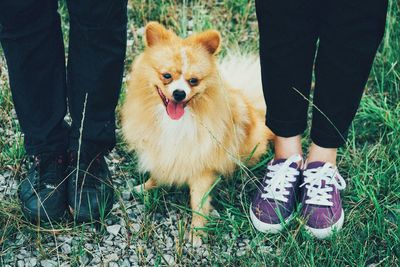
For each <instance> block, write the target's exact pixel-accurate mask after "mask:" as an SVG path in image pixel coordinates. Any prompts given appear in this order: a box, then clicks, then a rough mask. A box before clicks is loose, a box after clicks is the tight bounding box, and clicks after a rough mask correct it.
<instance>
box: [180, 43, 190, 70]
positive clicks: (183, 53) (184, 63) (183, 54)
mask: <svg viewBox="0 0 400 267" xmlns="http://www.w3.org/2000/svg"><path fill="white" fill-rule="evenodd" d="M181 58H182V73H186V72H187V70H188V66H189V64H188V58H187V55H186V51H185V48H182V49H181Z"/></svg>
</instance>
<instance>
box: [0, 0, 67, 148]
mask: <svg viewBox="0 0 400 267" xmlns="http://www.w3.org/2000/svg"><path fill="white" fill-rule="evenodd" d="M0 24H1V29H0V42H1V45H2V48H3V51H4V55H5V57H6V60H7V66H8V72H9V78H10V87H11V91H12V97H13V100H14V107H15V110H16V113H17V116H18V120H19V123H20V126H21V130H22V132H23V133H24V139H25V148H26V151H27V153H28V154H30V155H37V154H40V153H42V152H63V151H65V150H66V148H67V140H68V135H67V134H68V129H67V126H66V124H65V122H64V116H65V114H66V89H65V59H64V45H63V39H62V34H61V26H60V17H59V14H58V13H57V2H56V1H54V0H40V1H36V0H21V1H13V0H5V1H1V2H0Z"/></svg>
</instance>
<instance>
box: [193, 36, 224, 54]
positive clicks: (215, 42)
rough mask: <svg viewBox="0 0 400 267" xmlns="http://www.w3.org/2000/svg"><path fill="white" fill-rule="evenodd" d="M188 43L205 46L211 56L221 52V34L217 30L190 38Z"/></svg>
mask: <svg viewBox="0 0 400 267" xmlns="http://www.w3.org/2000/svg"><path fill="white" fill-rule="evenodd" d="M188 41H189V42H192V43H195V44H199V45H201V46H203V47H204V48H205V49H206V50H207V51H208V52H209V53H210V54H212V55H214V54H217V53H218V52H219V48H220V46H221V34H220V33H219V32H218V31H216V30H208V31H205V32H201V33H198V34H195V35H192V36H190V37H189V38H188Z"/></svg>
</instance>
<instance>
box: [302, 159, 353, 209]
mask: <svg viewBox="0 0 400 267" xmlns="http://www.w3.org/2000/svg"><path fill="white" fill-rule="evenodd" d="M303 177H304V183H302V184H301V185H300V187H303V186H304V185H305V186H306V188H307V197H308V199H307V200H306V204H314V205H321V206H330V207H331V206H333V203H332V201H331V199H332V195H331V194H329V193H330V192H332V191H333V187H332V185H334V186H335V187H336V188H337V189H338V190H343V189H345V188H346V181H345V180H344V179H343V177H342V176H341V175H340V174H339V172H338V170H337V168H336V167H334V166H333V165H332V164H330V163H328V162H327V163H325V164H324V165H323V166H322V167H319V168H315V169H310V170H306V171H304V172H303ZM322 181H325V187H322Z"/></svg>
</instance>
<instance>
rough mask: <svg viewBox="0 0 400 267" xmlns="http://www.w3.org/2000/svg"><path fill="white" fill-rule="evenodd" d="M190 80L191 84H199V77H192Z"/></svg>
mask: <svg viewBox="0 0 400 267" xmlns="http://www.w3.org/2000/svg"><path fill="white" fill-rule="evenodd" d="M188 82H189V84H190V85H191V86H195V85H198V84H199V79H197V78H190V79H189V81H188Z"/></svg>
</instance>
